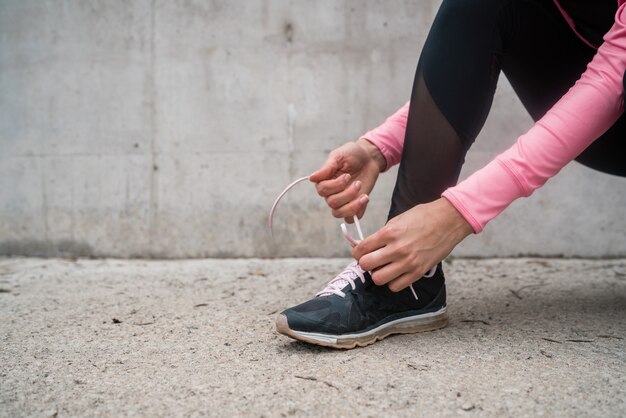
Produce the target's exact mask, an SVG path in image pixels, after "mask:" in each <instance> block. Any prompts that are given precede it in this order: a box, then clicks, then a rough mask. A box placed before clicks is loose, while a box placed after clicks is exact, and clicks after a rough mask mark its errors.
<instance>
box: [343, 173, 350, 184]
mask: <svg viewBox="0 0 626 418" xmlns="http://www.w3.org/2000/svg"><path fill="white" fill-rule="evenodd" d="M343 179H344V181H345V182H346V183H347V182H349V181H350V174H344V175H343Z"/></svg>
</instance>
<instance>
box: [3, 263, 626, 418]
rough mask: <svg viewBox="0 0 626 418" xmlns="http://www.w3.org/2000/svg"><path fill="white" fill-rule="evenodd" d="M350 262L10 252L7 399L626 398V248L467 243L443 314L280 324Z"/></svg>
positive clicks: (346, 407) (604, 402) (539, 402)
mask: <svg viewBox="0 0 626 418" xmlns="http://www.w3.org/2000/svg"><path fill="white" fill-rule="evenodd" d="M345 264H346V260H341V259H331V260H321V259H288V260H194V261H118V260H83V259H79V260H63V259H53V260H46V259H14V258H5V259H0V289H1V290H0V292H1V293H0V316H1V318H2V323H1V325H0V338H1V343H0V344H1V345H0V415H1V416H6V417H15V416H34V417H53V416H56V417H65V416H129V415H131V416H172V415H174V416H205V415H207V416H259V417H260V416H266V417H271V416H290V415H294V416H324V415H329V416H372V417H379V416H411V417H414V416H466V415H467V416H506V415H514V416H539V415H546V416H580V415H582V416H603V417H604V416H624V415H625V414H626V352H625V351H626V315H625V314H626V260H624V259H619V260H615V259H614V260H595V261H589V260H552V259H550V260H546V259H515V260H508V259H507V260H454V261H453V262H452V263H448V266H447V276H448V286H449V287H448V289H449V308H450V314H451V322H450V325H449V327H448V328H446V329H444V330H441V331H437V332H432V333H425V334H416V335H404V336H395V337H391V338H388V339H386V340H384V341H382V342H379V343H377V344H375V345H373V346H370V347H367V348H361V349H356V350H351V351H336V350H331V349H324V348H319V347H313V346H307V345H304V344H302V343H298V342H295V341H292V340H290V339H288V338H286V337H283V336H280V335H276V334H275V333H274V329H273V328H274V317H275V315H276V313H277V312H279V311H280V310H281V309H283V308H286V307H288V306H290V305H292V304H295V303H298V302H301V301H303V300H305V299H307V298H309V297H310V296H312V295H313V294H314V293H315V292H316V291H317V290H319V289H320V288H321V287H322V286H323V285H324V283H325V281H326V280H327V279H329V278H330V277H331V276H333V274H334V273H336V272H337V271H339V270H340V269H341V268H342V267H343V266H344V265H345Z"/></svg>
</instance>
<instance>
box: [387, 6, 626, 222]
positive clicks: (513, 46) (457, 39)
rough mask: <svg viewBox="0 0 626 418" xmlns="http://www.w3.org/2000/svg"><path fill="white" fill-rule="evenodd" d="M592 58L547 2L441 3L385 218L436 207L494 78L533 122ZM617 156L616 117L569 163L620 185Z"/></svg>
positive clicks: (622, 135)
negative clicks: (510, 91) (426, 205)
mask: <svg viewBox="0 0 626 418" xmlns="http://www.w3.org/2000/svg"><path fill="white" fill-rule="evenodd" d="M597 1H598V7H613V9H615V6H616V3H615V1H614V0H610V1H609V0H606V6H604V3H605V0H597ZM600 3H602V6H601V5H600ZM604 11H606V10H604ZM614 11H615V10H613V13H614ZM602 15H603V16H609V19H610V17H611V16H612V14H611V13H603V14H602ZM596 23H597V25H596V27H591V28H589V27H587V29H589V30H596V31H597V32H598V33H600V34H602V33H604V32H606V31H607V30H608V29H609V28H610V26H611V24H612V22H611V21H607V19H599V20H598V22H596ZM594 54H595V50H594V49H593V48H591V47H589V46H587V45H586V44H585V43H583V42H582V41H581V40H580V39H579V38H578V37H577V36H576V35H575V34H574V33H573V31H572V30H571V29H570V27H569V26H568V25H567V23H566V22H565V20H564V19H563V17H562V16H561V15H560V12H559V11H558V9H557V8H556V6H555V5H554V4H553V2H552V1H549V0H444V1H443V4H442V6H441V8H440V9H439V12H438V14H437V17H436V18H435V21H434V23H433V25H432V28H431V30H430V33H429V35H428V38H427V40H426V44H425V45H424V49H423V50H422V54H421V56H420V59H419V63H418V66H417V71H416V74H415V81H414V84H413V91H412V94H411V106H410V110H409V116H408V120H407V127H406V136H405V141H404V149H403V152H402V160H401V162H400V169H399V171H398V178H397V181H396V186H395V189H394V192H393V196H392V203H391V209H390V212H389V218H392V217H394V216H397V215H398V214H400V213H402V212H404V211H406V210H408V209H410V208H412V207H414V206H415V205H417V204H420V203H426V202H430V201H432V200H435V199H437V198H438V197H439V196H440V195H441V193H442V192H443V191H444V190H445V189H446V188H448V187H450V186H453V185H455V184H456V182H457V180H458V176H459V173H460V171H461V166H462V164H463V162H464V159H465V153H466V152H467V150H468V149H469V147H470V146H471V145H472V143H473V142H474V139H475V138H476V136H477V135H478V133H479V132H480V130H481V128H482V126H483V124H484V123H485V119H486V118H487V114H488V113H489V110H490V108H491V103H492V101H493V95H494V93H495V89H496V84H497V81H498V77H499V74H500V71H501V70H502V71H503V72H504V74H505V75H506V77H507V78H508V80H509V82H510V83H511V85H512V86H513V89H514V90H515V92H516V93H517V95H518V96H519V98H520V99H521V101H522V103H523V105H524V107H525V108H526V109H527V110H528V112H529V113H530V115H531V116H532V118H533V119H534V120H538V119H539V118H541V117H542V116H543V115H544V114H545V113H546V111H548V110H549V109H550V108H551V107H552V106H553V105H554V103H556V102H557V101H558V100H559V99H560V98H561V96H563V94H565V93H566V92H567V90H568V89H569V88H570V87H571V86H573V85H574V83H575V82H576V80H577V79H578V78H579V77H580V75H581V74H582V73H583V72H584V70H585V68H586V66H587V64H588V63H589V61H591V59H592V58H593V55H594ZM625 83H626V78H625ZM625 151H626V117H625V116H624V115H622V117H621V118H620V119H619V120H618V121H617V122H616V123H615V124H614V125H613V126H612V127H611V128H610V129H609V130H608V131H607V132H606V133H605V134H604V135H602V137H600V138H599V139H598V140H596V141H595V142H594V143H593V144H592V145H591V146H590V147H588V148H587V149H586V150H585V151H584V152H583V153H582V154H581V155H580V156H579V157H578V158H577V159H576V160H577V161H578V162H580V163H582V164H584V165H586V166H588V167H591V168H594V169H597V170H600V171H603V172H606V173H611V174H616V175H620V176H626V162H625V158H624V157H625V156H626V154H625Z"/></svg>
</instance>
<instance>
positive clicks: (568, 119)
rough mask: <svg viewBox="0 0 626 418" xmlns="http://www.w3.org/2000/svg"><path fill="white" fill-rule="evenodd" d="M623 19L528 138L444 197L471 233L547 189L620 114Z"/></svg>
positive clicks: (625, 38)
mask: <svg viewBox="0 0 626 418" xmlns="http://www.w3.org/2000/svg"><path fill="white" fill-rule="evenodd" d="M623 15H626V12H625V11H624V6H622V7H620V9H619V10H618V13H617V15H616V23H615V25H614V26H613V28H612V29H611V31H609V32H608V33H607V35H606V36H605V42H604V44H603V45H602V46H601V47H600V48H599V49H598V53H597V54H596V56H595V57H594V59H593V60H592V61H591V63H590V64H589V66H588V68H587V71H585V73H584V74H583V75H582V77H581V78H580V79H579V80H578V81H577V82H576V84H575V85H574V86H573V87H572V88H571V89H570V91H569V92H568V93H567V94H566V95H564V96H563V97H562V98H561V99H560V100H559V101H558V102H557V103H556V104H555V105H554V106H553V107H552V109H550V110H549V111H548V112H547V113H546V115H545V116H544V117H543V118H542V119H541V120H540V121H539V122H537V123H536V124H535V126H533V128H532V129H531V130H530V131H528V133H526V134H524V135H522V136H521V137H520V138H519V139H518V140H517V142H516V143H515V144H514V145H513V146H512V147H511V148H510V149H508V150H507V151H505V152H504V153H502V154H500V155H499V156H498V157H496V159H494V161H492V162H491V163H489V164H488V165H487V166H485V167H484V168H483V169H481V170H479V171H477V172H476V173H474V174H473V175H472V176H470V177H469V178H468V179H466V180H465V181H463V182H461V183H460V184H459V185H457V186H456V187H453V188H450V189H448V190H446V191H445V192H444V193H443V197H445V198H447V199H448V200H449V201H450V202H451V203H452V204H453V205H454V206H455V207H456V208H457V210H459V212H461V213H462V214H463V216H464V217H465V219H466V220H467V221H468V222H469V223H470V224H471V225H472V228H473V229H474V231H475V232H477V233H478V232H480V231H482V229H483V228H484V226H485V224H486V223H487V222H489V221H490V220H491V219H493V218H494V217H496V216H497V215H498V214H500V213H501V212H502V211H503V210H504V209H505V208H506V207H507V206H508V205H509V204H510V203H511V202H513V201H514V200H515V199H517V198H519V197H523V196H529V195H530V194H532V192H533V191H534V190H536V189H537V188H539V187H541V186H542V185H543V184H545V182H546V181H547V180H548V179H549V178H551V177H553V176H554V175H556V174H557V173H558V172H559V171H560V170H561V169H562V168H563V167H564V166H565V165H566V164H567V163H569V162H570V161H571V160H573V159H574V158H576V157H577V156H578V155H579V154H580V153H581V152H582V151H584V150H585V148H587V147H588V146H589V145H590V144H591V143H592V142H593V141H594V140H596V139H597V138H598V137H600V136H601V135H602V134H603V133H604V132H605V131H606V130H607V129H608V128H610V127H611V126H612V125H613V124H614V123H615V121H616V120H617V119H618V118H619V117H620V115H621V114H622V113H623V100H624V96H623V95H624V87H623V84H622V83H623V76H624V71H625V70H626V16H623Z"/></svg>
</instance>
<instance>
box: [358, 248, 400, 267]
mask: <svg viewBox="0 0 626 418" xmlns="http://www.w3.org/2000/svg"><path fill="white" fill-rule="evenodd" d="M393 260H394V255H393V252H392V251H389V247H382V248H379V249H377V250H374V251H372V252H370V253H368V254H365V255H364V256H363V257H361V258H359V266H361V268H362V269H363V270H365V271H372V270H374V269H377V268H381V267H382V266H384V265H385V264H389V263H391V262H392V261H393Z"/></svg>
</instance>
